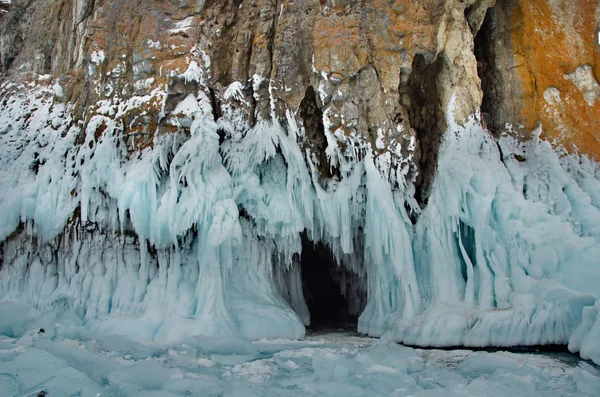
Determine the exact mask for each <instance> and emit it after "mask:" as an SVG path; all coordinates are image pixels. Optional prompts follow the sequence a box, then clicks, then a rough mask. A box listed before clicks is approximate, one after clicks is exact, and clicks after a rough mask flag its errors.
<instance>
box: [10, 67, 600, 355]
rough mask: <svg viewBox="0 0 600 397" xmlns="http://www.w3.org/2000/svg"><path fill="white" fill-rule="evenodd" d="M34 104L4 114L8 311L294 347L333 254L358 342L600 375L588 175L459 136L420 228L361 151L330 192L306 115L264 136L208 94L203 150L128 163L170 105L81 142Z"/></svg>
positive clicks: (194, 116)
mask: <svg viewBox="0 0 600 397" xmlns="http://www.w3.org/2000/svg"><path fill="white" fill-rule="evenodd" d="M201 71H202V70H201V67H199V66H198V65H191V66H190V69H188V71H187V72H186V74H185V76H184V77H185V78H186V79H187V78H189V79H200V78H201ZM236 87H237V86H235V85H232V87H230V88H231V92H230V95H229V98H230V99H231V100H232V101H234V100H236V95H235V90H236V89H237V88H236ZM3 89H6V87H3ZM35 90H37V91H35V92H33V91H27V92H23V93H22V94H21V95H12V96H10V97H8V98H7V100H6V101H4V102H3V103H2V104H1V105H0V119H1V120H0V125H1V126H2V127H1V128H2V130H0V152H1V153H2V156H1V157H0V181H1V183H2V190H1V191H0V241H3V245H2V261H1V262H0V266H1V268H0V298H1V299H2V300H6V301H18V302H25V303H28V304H30V305H31V306H32V307H33V308H34V311H36V312H43V311H55V312H60V313H63V314H64V315H69V316H73V318H77V319H80V323H78V324H80V325H79V326H80V327H82V328H83V329H85V330H86V332H92V333H98V334H106V335H108V334H115V333H116V334H121V335H126V336H129V337H131V338H136V339H145V340H153V341H156V342H161V343H174V342H177V341H180V340H183V339H185V338H188V337H190V336H193V335H205V336H214V335H221V336H223V335H229V336H234V337H243V338H246V339H260V338H294V339H297V338H302V337H303V336H304V333H305V325H308V324H310V323H311V313H310V310H309V306H310V305H307V300H309V299H305V294H307V293H311V292H310V291H305V290H303V285H305V286H306V284H307V281H306V280H304V283H303V275H302V273H303V271H309V267H308V266H303V265H302V262H303V261H302V257H303V255H309V252H308V251H307V249H308V248H307V247H309V246H311V245H312V246H317V245H319V247H320V248H318V249H317V248H314V252H312V251H311V253H310V255H316V256H318V255H323V254H322V252H326V253H327V254H326V255H325V256H326V257H322V258H321V257H320V258H319V260H322V261H323V263H325V262H327V266H330V269H329V270H328V272H329V273H327V272H325V273H323V277H326V276H327V275H328V274H329V276H330V277H333V278H332V281H331V282H332V283H334V284H336V285H337V286H338V287H339V293H338V295H339V302H340V303H339V308H340V310H344V311H345V312H347V313H348V315H349V316H350V317H352V316H354V317H355V318H356V317H357V327H358V331H359V332H361V333H365V334H369V335H372V336H381V335H383V334H384V333H386V332H390V334H391V335H393V337H394V338H395V339H396V340H397V341H400V342H405V343H408V344H413V345H419V346H459V345H462V346H515V345H540V344H569V347H570V348H571V349H572V350H573V351H581V355H582V356H583V357H585V358H591V359H593V360H594V361H595V362H597V363H600V342H598V341H600V316H599V312H600V309H599V304H598V303H597V302H596V299H597V298H598V295H599V292H600V290H599V286H600V263H599V259H598V258H600V211H599V209H600V181H599V171H598V166H597V164H595V163H594V162H592V161H590V160H589V159H587V158H585V157H582V158H579V157H575V156H568V155H561V156H559V155H558V154H557V153H556V152H555V151H554V150H553V149H552V147H551V146H550V145H549V144H548V143H547V142H545V141H543V140H541V139H539V138H536V139H533V140H531V141H529V142H526V143H521V142H518V141H516V140H514V139H512V138H509V137H507V136H506V137H502V138H500V139H499V140H496V139H493V138H492V137H491V136H490V134H489V132H488V131H487V130H485V129H484V128H483V127H482V126H481V125H480V124H479V122H478V121H477V120H476V119H475V118H473V119H471V120H469V121H468V122H466V124H465V125H464V126H459V125H457V124H455V123H454V122H452V117H448V122H449V125H450V126H449V128H448V131H447V132H446V136H445V139H444V142H443V144H442V147H441V149H440V156H439V163H438V169H437V175H436V177H435V180H434V184H433V186H432V191H431V196H430V198H429V202H428V204H427V206H426V208H425V209H424V211H423V212H422V213H421V214H420V215H419V216H418V220H417V222H416V224H413V223H412V222H411V219H410V217H409V214H408V213H407V210H406V207H407V206H406V203H407V200H413V199H412V197H411V196H410V194H407V191H409V188H408V187H407V186H408V185H409V184H410V182H404V181H399V180H398V179H394V178H390V177H389V175H388V176H386V172H383V171H385V170H384V169H383V168H384V167H385V164H386V162H385V161H381V159H380V158H379V157H378V156H377V155H376V154H375V153H374V152H373V151H372V150H371V148H370V147H369V145H368V143H365V142H362V141H361V140H360V139H359V138H357V137H352V136H350V137H346V138H345V139H346V142H345V145H344V147H343V149H342V147H341V146H337V145H330V147H329V148H328V150H327V153H328V156H329V158H330V161H332V162H335V163H336V165H337V166H338V167H339V169H340V177H339V178H338V179H336V180H331V181H328V183H326V184H323V183H322V181H321V180H320V176H319V175H318V171H317V170H316V169H315V166H314V164H313V163H312V162H311V161H310V160H309V159H310V156H311V154H310V153H309V152H308V151H306V150H304V149H302V146H301V145H300V144H299V141H300V140H301V138H302V136H303V133H304V132H303V127H302V126H301V125H298V124H297V122H296V118H295V116H294V114H293V113H292V112H291V111H289V112H288V114H287V118H286V120H279V121H278V119H277V118H276V117H273V118H272V120H271V121H267V120H259V121H258V122H257V123H256V124H255V125H254V126H248V125H246V124H244V122H243V121H242V120H241V118H240V116H239V115H238V114H236V113H235V111H234V110H232V108H229V107H228V105H227V103H225V104H223V105H222V106H223V109H222V113H223V117H221V118H219V119H218V120H215V119H214V116H213V111H212V110H213V109H212V108H211V103H210V100H209V99H208V98H207V96H206V95H205V93H204V92H203V91H202V90H200V91H199V92H198V93H197V94H195V95H194V94H190V95H189V96H188V97H187V98H186V99H185V100H184V101H182V102H181V103H180V104H179V105H178V108H177V109H176V111H175V112H173V113H176V114H178V115H182V116H181V117H179V119H178V120H177V122H178V123H180V125H184V126H186V127H187V128H188V129H189V134H186V133H183V132H182V133H177V134H172V135H168V136H159V137H156V138H155V139H154V142H153V145H152V146H150V147H146V148H142V149H140V150H139V151H138V152H136V153H128V152H127V150H126V149H125V147H126V145H125V144H124V143H123V139H124V137H123V135H122V125H120V124H119V123H117V122H115V119H116V118H117V116H118V115H119V114H122V113H124V112H126V111H127V109H129V108H131V107H135V106H143V104H144V103H146V102H147V101H150V100H151V99H153V98H159V99H161V98H163V97H164V95H165V93H164V92H155V93H153V94H152V95H149V96H145V97H134V98H131V99H129V100H127V101H122V102H109V101H106V103H102V104H100V105H99V108H98V109H96V113H97V114H96V115H95V116H93V117H92V118H91V120H90V121H89V123H88V124H87V125H86V127H85V128H86V129H85V131H81V127H80V126H79V125H78V124H74V123H71V122H70V121H71V120H70V117H71V116H70V115H71V109H70V108H69V106H66V105H63V104H55V103H53V101H52V92H51V89H50V88H43V87H37V88H36V89H35ZM163 99H164V98H163ZM31 109H34V110H31ZM219 134H221V136H220V135H219ZM81 136H84V137H85V139H84V141H83V142H78V141H77V139H78V137H81ZM332 139H334V138H332ZM388 166H389V164H388ZM387 171H388V173H389V169H388V170H387ZM332 275H333V276H332ZM305 278H306V275H305ZM312 296H313V297H312V298H311V299H314V296H318V295H314V294H313V295H312ZM336 299H337V298H336ZM309 303H310V302H309ZM315 304H317V305H318V304H319V302H318V301H317V302H316V303H315ZM321 304H322V305H327V304H328V302H322V303H321ZM313 311H314V310H313ZM14 332H17V331H16V330H15V331H14Z"/></svg>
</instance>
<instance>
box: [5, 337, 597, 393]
mask: <svg viewBox="0 0 600 397" xmlns="http://www.w3.org/2000/svg"><path fill="white" fill-rule="evenodd" d="M38 332H39V331H38ZM51 333H52V332H44V333H36V332H30V333H28V334H26V335H25V336H23V337H21V338H19V339H16V338H8V337H2V338H0V396H42V395H47V396H49V397H54V396H60V397H63V396H144V397H150V396H227V397H246V396H248V397H254V396H261V397H263V396H264V397H270V396H289V397H292V396H294V397H295V396H343V397H351V396H370V397H371V396H386V397H387V396H415V397H416V396H444V397H447V396H527V397H531V396H538V395H544V396H585V395H589V396H598V395H600V371H599V370H598V368H597V367H595V366H593V365H590V364H588V363H587V362H585V361H582V360H581V359H579V358H578V357H577V356H574V355H569V354H566V353H565V354H563V353H547V354H546V353H541V354H540V353H511V352H504V351H498V352H485V351H469V350H433V349H428V350H421V349H413V348H410V347H405V346H401V345H398V344H395V343H392V342H389V341H387V340H386V338H385V336H384V338H382V339H381V340H378V339H371V338H365V337H360V336H357V335H354V334H351V333H348V332H340V333H316V334H310V335H309V336H308V337H307V338H306V339H305V340H303V341H290V340H263V341H258V342H247V341H243V340H240V339H231V338H227V339H221V338H207V337H194V338H191V339H189V340H187V341H186V342H185V343H182V344H179V345H176V346H171V347H169V348H167V347H162V346H158V345H153V344H142V343H139V342H134V341H131V340H129V339H127V338H124V337H120V336H109V337H103V338H100V339H89V340H85V341H84V340H74V339H63V338H62V337H61V338H57V337H52V335H50V334H51ZM44 393H46V394H44Z"/></svg>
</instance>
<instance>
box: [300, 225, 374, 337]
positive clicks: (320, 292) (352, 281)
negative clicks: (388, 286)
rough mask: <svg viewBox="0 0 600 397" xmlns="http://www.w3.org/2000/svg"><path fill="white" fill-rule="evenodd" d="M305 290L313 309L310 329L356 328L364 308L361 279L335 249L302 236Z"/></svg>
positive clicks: (306, 299)
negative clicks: (341, 264)
mask: <svg viewBox="0 0 600 397" xmlns="http://www.w3.org/2000/svg"><path fill="white" fill-rule="evenodd" d="M300 266H301V272H302V291H303V294H304V299H305V302H306V305H307V306H308V311H309V312H310V326H309V327H308V329H309V330H310V331H331V330H349V329H352V330H356V325H357V321H358V316H359V314H360V313H361V312H362V310H363V309H364V303H365V301H366V287H365V286H364V285H363V284H365V281H364V279H363V281H362V284H361V278H360V277H359V276H358V275H357V274H355V273H354V272H352V271H349V270H347V269H345V268H344V267H343V266H340V265H339V264H338V263H337V262H336V260H335V258H334V256H333V253H332V252H331V250H330V249H329V248H328V247H327V246H326V245H325V244H323V243H319V242H317V243H314V242H312V241H310V240H309V239H308V238H307V237H306V235H303V236H302V256H301V259H300Z"/></svg>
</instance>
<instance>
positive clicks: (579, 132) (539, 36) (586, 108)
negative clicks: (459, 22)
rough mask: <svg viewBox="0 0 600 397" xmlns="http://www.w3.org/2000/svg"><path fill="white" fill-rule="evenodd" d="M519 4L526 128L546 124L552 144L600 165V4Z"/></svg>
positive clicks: (543, 0)
mask: <svg viewBox="0 0 600 397" xmlns="http://www.w3.org/2000/svg"><path fill="white" fill-rule="evenodd" d="M516 3H517V4H516V6H515V7H514V8H513V10H512V12H511V14H510V18H511V23H510V25H511V41H512V47H513V52H514V58H515V59H514V60H515V66H516V72H517V75H518V77H519V79H520V83H521V95H522V98H521V99H522V106H521V115H520V117H521V122H522V124H523V125H524V127H525V128H526V129H528V130H531V129H533V128H535V127H536V126H537V125H538V123H541V125H542V128H543V137H545V138H546V139H547V140H549V141H551V142H553V143H555V144H558V145H563V146H564V147H565V148H566V149H567V150H569V151H578V152H580V153H582V154H587V155H590V156H591V157H593V158H594V159H596V160H600V92H599V91H598V88H597V87H598V83H597V81H598V80H600V43H599V42H598V26H599V25H600V5H599V4H598V2H597V1H596V0H570V1H567V0H519V1H517V2H516ZM594 85H595V87H594ZM586 92H587V94H586ZM594 92H595V99H594ZM586 97H587V99H586Z"/></svg>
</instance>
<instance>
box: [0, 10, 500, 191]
mask: <svg viewBox="0 0 600 397" xmlns="http://www.w3.org/2000/svg"><path fill="white" fill-rule="evenodd" d="M492 4H493V1H481V0H478V1H475V0H470V1H458V0H452V1H447V0H428V1H424V2H412V1H376V2H364V1H363V2H359V1H272V0H253V1H197V2H189V1H167V2H165V1H145V2H129V1H121V0H110V1H91V0H78V1H73V2H72V1H43V2H39V1H25V0H19V1H16V2H14V4H13V6H12V7H13V12H12V13H11V14H10V15H9V16H8V18H7V19H6V21H5V22H4V25H3V26H4V28H3V35H2V63H3V65H4V69H5V71H8V72H10V73H11V77H10V79H14V78H16V76H15V74H16V73H17V71H18V73H19V74H20V75H22V76H23V75H26V74H27V72H32V73H37V74H42V75H43V74H48V73H50V74H51V75H52V76H53V79H54V80H55V81H57V82H58V83H59V84H60V85H61V87H63V92H64V94H63V96H62V97H61V98H60V99H61V100H63V101H69V102H71V103H76V104H77V107H78V111H77V117H78V118H80V119H81V120H83V122H84V123H85V121H86V120H89V119H90V117H91V116H92V115H93V110H92V109H93V108H94V106H95V105H96V104H97V103H98V101H100V100H106V99H108V98H115V97H119V98H126V97H128V96H132V95H134V94H135V95H144V94H149V93H151V92H152V91H153V90H156V89H160V87H168V91H169V94H168V98H167V100H166V107H165V111H166V112H167V113H168V112H169V111H170V110H172V108H173V106H174V104H176V103H177V101H178V100H179V99H181V97H182V96H184V97H185V95H186V93H189V92H192V91H193V90H194V87H187V86H186V84H185V83H182V82H180V81H177V79H176V78H174V77H173V76H175V75H178V74H181V73H182V72H183V71H185V70H186V68H187V67H188V65H189V63H190V62H191V61H192V59H199V58H200V57H201V55H200V54H204V55H205V56H207V58H208V59H210V76H208V79H209V80H210V82H209V83H208V86H209V87H210V90H211V95H213V101H214V102H215V103H220V102H222V101H223V95H225V91H226V89H227V87H228V86H230V85H231V84H232V83H234V82H240V83H241V84H242V87H243V94H244V98H243V100H242V101H241V102H243V105H242V106H241V108H242V109H241V111H242V112H243V113H244V114H245V117H246V118H247V119H248V120H249V121H250V122H251V123H252V122H254V120H255V119H256V118H257V117H259V118H269V117H271V115H272V114H274V115H275V116H276V117H279V118H282V119H283V118H284V115H285V112H286V110H291V111H293V112H294V113H296V115H297V116H298V115H303V116H301V117H299V119H301V120H300V121H301V122H303V123H305V124H307V125H309V128H308V129H307V130H308V134H309V137H312V138H310V139H309V140H308V144H309V145H311V146H312V147H314V149H315V152H317V153H319V154H318V156H317V157H318V161H319V167H320V169H321V171H322V174H323V176H331V175H332V174H335V172H336V170H335V169H336V167H339V166H340V164H338V162H337V161H336V159H335V158H333V159H332V158H331V156H327V155H326V151H327V150H326V149H327V147H329V148H330V149H329V151H331V150H332V147H333V146H335V145H338V144H341V142H336V141H339V140H340V139H338V138H336V136H338V137H339V135H340V134H342V135H345V136H357V137H360V138H361V139H362V140H364V141H366V142H369V143H370V144H371V145H372V147H373V149H375V150H376V151H377V152H378V153H383V152H387V151H389V152H390V153H392V154H393V155H392V159H391V162H392V163H393V165H394V166H396V165H400V168H402V169H404V172H405V174H406V175H407V176H408V179H409V180H411V179H413V180H414V179H416V178H419V179H423V181H424V186H427V185H428V183H429V180H430V178H431V175H432V173H433V170H434V169H435V162H436V153H437V146H438V145H439V141H440V137H441V134H442V132H443V131H444V130H445V118H444V116H443V115H444V111H445V108H446V107H447V105H448V102H449V100H450V97H451V96H452V95H456V104H457V107H456V113H455V117H456V118H457V119H458V120H464V119H465V118H466V117H467V116H468V115H470V114H473V113H474V112H476V111H477V110H478V109H479V107H480V103H481V97H482V92H481V89H480V83H479V78H478V76H477V67H476V65H477V63H476V59H475V56H474V52H473V32H477V29H478V28H479V26H480V25H481V23H482V21H483V17H484V16H485V12H486V10H487V8H488V7H489V6H490V5H492ZM25 78H26V77H25ZM162 106H163V103H162V102H160V101H157V102H154V103H152V104H149V105H148V106H146V107H145V108H144V109H139V110H137V111H133V112H128V113H127V114H124V115H122V116H121V119H122V120H121V121H123V123H124V124H125V125H126V127H125V130H124V132H123V133H124V134H125V135H127V136H132V139H130V140H129V142H130V144H131V148H132V150H136V149H137V148H139V144H142V145H148V144H151V142H152V138H153V136H154V135H156V134H162V133H168V132H170V131H172V127H171V126H170V125H169V123H165V122H164V120H165V118H164V117H163V116H168V114H167V115H161V114H160V113H161V111H162V110H163V109H162ZM217 107H218V106H217ZM142 112H143V113H144V115H143V116H142V117H138V116H139V114H136V113H142ZM273 112H274V113H273ZM314 112H318V118H315V117H314V115H315V113H314ZM216 116H218V115H216ZM322 116H324V117H322ZM336 134H337V135H336ZM141 140H143V141H144V142H140V141H141ZM134 141H135V143H134ZM327 157H329V162H330V163H328V160H327ZM396 163H403V164H402V165H401V164H396ZM419 168H422V172H418V169H419Z"/></svg>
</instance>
